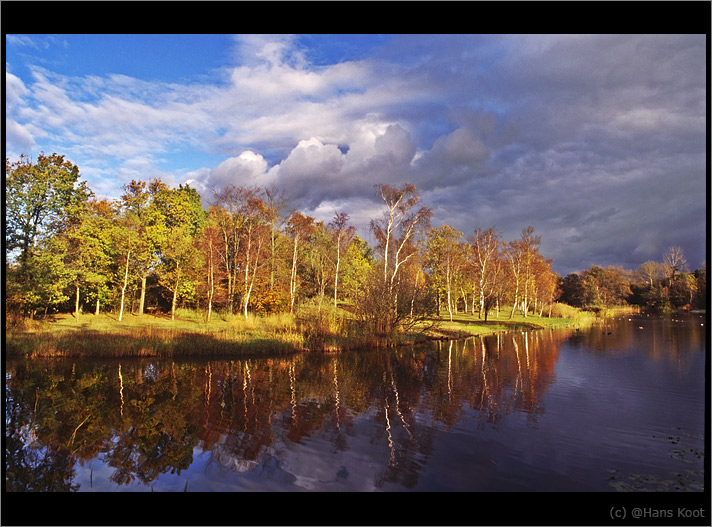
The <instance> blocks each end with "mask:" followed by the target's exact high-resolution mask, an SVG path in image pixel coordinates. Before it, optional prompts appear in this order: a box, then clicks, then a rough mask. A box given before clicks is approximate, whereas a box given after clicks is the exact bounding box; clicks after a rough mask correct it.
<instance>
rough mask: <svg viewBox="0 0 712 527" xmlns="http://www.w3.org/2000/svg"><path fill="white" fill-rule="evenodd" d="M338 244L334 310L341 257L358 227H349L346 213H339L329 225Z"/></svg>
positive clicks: (335, 300)
mask: <svg viewBox="0 0 712 527" xmlns="http://www.w3.org/2000/svg"><path fill="white" fill-rule="evenodd" d="M329 226H330V227H331V231H332V233H333V237H334V241H335V244H336V263H335V269H334V309H336V302H337V299H338V289H339V271H340V267H341V256H342V254H344V253H345V252H346V250H347V249H348V247H349V246H350V244H351V241H352V240H353V239H354V236H355V235H356V227H354V226H353V225H349V215H348V214H346V213H345V212H337V213H336V214H334V219H333V220H332V221H331V223H330V224H329Z"/></svg>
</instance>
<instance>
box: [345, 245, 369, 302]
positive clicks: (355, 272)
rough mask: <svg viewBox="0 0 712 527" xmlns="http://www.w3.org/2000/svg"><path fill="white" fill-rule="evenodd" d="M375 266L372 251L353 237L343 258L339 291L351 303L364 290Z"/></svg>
mask: <svg viewBox="0 0 712 527" xmlns="http://www.w3.org/2000/svg"><path fill="white" fill-rule="evenodd" d="M374 265H375V257H374V254H373V250H372V249H371V247H369V245H368V243H367V242H365V241H364V240H363V239H361V238H360V237H359V236H358V235H355V236H354V238H353V240H352V242H351V244H350V245H349V247H348V249H347V250H346V254H345V256H344V262H343V272H342V277H341V284H342V286H341V289H342V291H343V293H344V296H345V297H346V298H348V299H349V300H351V301H353V300H354V299H355V298H356V296H357V295H358V294H359V293H360V292H361V291H363V290H364V289H365V288H366V281H367V277H368V276H369V275H370V273H371V270H372V268H373V267H374Z"/></svg>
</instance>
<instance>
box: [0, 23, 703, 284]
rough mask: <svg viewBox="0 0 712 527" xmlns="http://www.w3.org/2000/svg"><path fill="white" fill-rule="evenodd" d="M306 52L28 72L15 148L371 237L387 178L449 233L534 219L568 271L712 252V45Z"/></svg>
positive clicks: (452, 42)
mask: <svg viewBox="0 0 712 527" xmlns="http://www.w3.org/2000/svg"><path fill="white" fill-rule="evenodd" d="M297 40H298V39H297V38H296V37H294V36H288V35H280V36H261V35H250V36H247V37H235V42H236V43H237V44H238V45H237V48H238V52H236V56H237V59H236V62H237V64H232V65H230V66H227V65H226V66H225V68H224V70H223V75H222V77H221V79H222V81H221V82H220V83H219V84H200V83H198V84H185V85H178V84H176V83H170V84H160V83H150V82H148V81H144V80H141V79H132V78H128V77H126V76H121V77H118V76H106V77H101V78H99V77H92V78H69V77H63V76H61V75H58V74H55V73H51V72H47V71H45V70H40V69H35V70H34V71H35V76H34V78H33V79H32V80H28V78H24V79H20V78H19V77H18V76H16V75H13V73H12V71H11V70H10V71H9V73H8V83H7V87H8V96H7V101H6V106H7V110H8V112H7V119H6V123H5V125H6V129H7V130H8V134H7V135H8V144H9V145H10V148H8V150H9V151H10V153H12V152H15V151H16V150H19V149H21V148H22V147H23V146H26V145H43V148H44V149H45V150H46V151H52V147H51V146H49V145H50V144H56V145H60V146H61V147H62V151H64V147H65V145H76V152H79V154H78V155H77V156H73V157H74V158H75V159H74V160H75V161H76V162H78V163H79V164H80V166H83V167H88V170H87V169H85V174H89V175H90V176H93V177H94V178H95V181H97V183H96V186H98V187H99V188H101V189H102V190H104V189H106V190H105V193H106V194H108V195H110V194H109V193H110V190H109V188H110V187H111V186H112V185H113V186H115V187H116V188H120V185H121V183H125V182H127V181H128V180H130V179H131V178H133V177H145V174H152V175H163V176H164V177H166V179H168V180H169V181H173V180H175V182H179V181H188V180H189V181H191V184H192V185H194V186H196V187H197V188H199V189H201V190H202V191H203V193H204V196H206V195H207V196H208V197H210V196H211V195H212V192H211V189H212V187H214V186H216V187H219V186H224V185H227V184H236V185H269V184H275V185H277V186H278V187H280V188H282V189H283V191H284V193H285V194H286V195H288V196H290V197H291V202H290V204H291V206H293V207H295V208H301V209H303V210H304V211H305V212H307V213H311V214H313V215H315V216H318V217H319V219H330V218H331V217H332V216H333V213H334V211H335V209H338V210H340V211H344V212H347V213H349V214H350V215H351V217H352V219H353V221H354V223H356V224H357V226H358V227H359V228H360V229H361V234H362V235H365V234H367V230H368V222H369V220H370V219H371V218H373V217H375V215H377V214H379V202H378V199H377V196H376V194H375V192H374V185H375V184H378V183H389V184H392V185H401V184H403V183H405V182H410V183H414V184H416V186H417V187H418V189H419V190H420V191H421V192H422V195H423V201H424V202H425V204H427V205H429V206H431V207H432V208H433V211H434V213H435V214H434V217H433V223H434V224H435V225H439V224H448V225H452V226H453V227H455V228H457V229H459V230H460V231H462V232H464V233H465V235H466V236H467V235H469V234H471V233H472V231H473V230H474V229H475V228H487V227H491V226H494V227H496V228H497V229H498V230H499V231H500V233H501V234H502V235H503V237H504V238H505V239H506V240H512V239H514V238H517V237H519V235H520V233H521V230H522V229H523V228H525V227H527V226H529V225H531V226H533V227H534V228H535V233H536V234H538V235H540V236H541V238H542V245H541V250H542V253H543V254H544V255H545V256H546V257H548V258H553V259H554V260H555V263H554V268H555V269H556V270H557V271H559V272H560V273H562V274H563V273H567V272H570V271H575V270H580V269H583V268H585V267H588V266H589V265H591V264H597V265H604V266H605V265H623V266H625V267H628V268H634V267H636V266H637V265H639V264H640V263H642V262H643V261H645V260H658V261H659V260H661V259H662V255H663V253H664V252H665V250H666V249H667V248H668V247H669V246H671V245H681V246H682V247H683V250H684V251H685V255H686V257H687V260H688V262H690V266H691V267H693V268H694V267H698V266H699V265H700V263H701V262H702V261H703V260H704V258H705V249H706V240H707V237H706V221H705V220H706V212H707V203H706V186H707V180H706V176H707V165H706V149H707V137H706V124H707V121H706V117H707V113H708V111H707V107H706V99H707V93H706V86H707V77H706V74H707V72H706V63H707V57H706V40H705V35H669V34H662V35H511V36H507V35H414V36H409V35H398V36H391V37H387V38H382V39H378V42H379V45H378V46H371V47H369V49H368V51H366V52H364V53H362V54H352V55H350V56H353V57H354V58H352V59H350V60H345V61H341V62H338V63H330V62H329V61H328V60H327V59H326V57H325V56H323V55H321V54H319V53H314V52H311V51H310V50H306V51H304V49H303V48H300V47H299V46H297V45H296V43H297ZM312 40H314V41H317V40H319V39H312ZM308 42H310V40H309V39H303V40H302V41H301V45H302V46H304V45H308ZM314 56H319V57H321V58H320V60H319V62H318V64H310V62H309V60H310V59H309V57H314ZM97 86H101V88H102V89H101V90H100V91H97ZM100 93H101V94H104V95H99V94H100ZM147 93H148V94H151V96H150V97H145V95H144V94H147ZM107 148H110V150H111V152H112V159H118V160H122V161H121V164H120V165H119V166H118V167H110V166H105V165H104V162H105V161H104V159H105V158H106V156H105V154H103V153H104V152H106V151H107ZM196 151H197V152H198V153H199V156H198V157H200V156H202V157H201V159H207V158H208V154H209V156H210V159H211V161H210V162H212V161H214V160H215V159H216V156H217V155H218V154H220V155H221V157H220V158H219V159H217V161H215V162H214V163H213V164H212V165H211V164H209V163H210V162H208V161H207V160H206V161H200V162H196V161H194V159H195V157H196V156H194V155H193V153H194V152H196ZM67 153H70V152H67ZM81 156H89V157H88V158H87V159H85V161H84V162H82V158H81ZM70 157H71V156H70ZM173 157H176V158H180V161H175V162H174V163H173V164H174V165H176V166H178V167H179V169H178V170H177V171H174V172H169V171H168V170H164V168H163V165H164V164H166V160H167V159H172V158H173ZM181 163H183V164H182V165H181ZM198 163H200V164H198ZM137 167H139V168H137ZM171 178H173V179H171ZM95 188H96V187H95Z"/></svg>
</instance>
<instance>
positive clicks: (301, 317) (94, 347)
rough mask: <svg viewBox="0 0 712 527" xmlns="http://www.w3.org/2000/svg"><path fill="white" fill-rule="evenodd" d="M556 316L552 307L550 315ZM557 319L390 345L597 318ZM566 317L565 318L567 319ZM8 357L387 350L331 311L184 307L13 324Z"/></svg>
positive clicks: (439, 322) (420, 335) (460, 321)
mask: <svg viewBox="0 0 712 527" xmlns="http://www.w3.org/2000/svg"><path fill="white" fill-rule="evenodd" d="M552 312H553V310H552ZM556 313H557V314H558V315H559V316H558V317H552V318H549V317H547V316H543V317H539V316H536V315H529V316H528V317H526V318H524V317H523V316H522V315H521V314H517V315H515V316H514V317H513V318H512V319H511V320H510V319H509V311H502V312H500V317H499V318H495V317H494V313H491V314H490V317H489V320H488V321H487V322H485V321H484V320H480V319H478V318H477V316H476V315H471V314H458V315H456V316H454V317H453V320H452V321H450V320H449V318H448V317H447V316H440V317H435V318H432V319H430V320H428V321H425V322H424V323H422V324H421V325H420V326H419V327H416V328H415V330H414V331H413V332H411V333H409V334H407V335H401V336H399V337H398V338H397V339H396V341H395V342H394V341H390V342H389V343H388V345H391V346H392V345H398V344H414V343H420V342H423V341H425V340H427V339H452V338H464V337H469V336H482V335H489V334H493V333H498V332H503V331H517V330H532V329H542V328H577V327H583V326H585V325H589V324H590V323H592V322H593V320H594V319H595V315H594V314H593V313H588V312H583V311H580V310H577V309H575V308H570V307H569V306H563V307H559V308H557V311H556ZM562 315H565V316H562ZM5 344H6V351H7V354H8V355H9V356H26V357H40V356H43V357H69V356H71V357H104V358H110V357H127V356H135V357H141V356H164V357H170V356H206V357H208V356H222V355H232V356H235V355H260V354H267V353H269V354H275V353H293V352H298V351H305V350H311V351H344V350H353V349H363V348H368V347H374V346H380V345H383V344H384V343H383V342H380V341H376V340H374V337H373V336H371V335H369V334H365V333H364V331H363V329H361V328H360V327H359V325H358V324H357V323H356V321H355V320H353V318H352V317H351V316H350V315H349V313H348V312H347V311H345V310H342V309H337V310H334V308H333V307H322V309H318V308H317V307H316V306H307V307H303V308H301V309H300V310H299V312H298V313H297V314H296V315H292V314H289V313H280V314H272V315H267V316H263V317H256V316H251V317H250V318H249V319H245V317H244V316H242V315H239V314H236V315H229V314H224V313H213V316H212V317H211V319H210V321H209V322H207V321H206V320H205V316H204V314H202V313H197V312H195V311H192V310H178V311H177V313H176V318H175V320H171V318H170V316H168V315H150V314H145V315H143V316H142V317H139V316H135V315H125V316H124V317H123V320H121V321H119V320H118V316H117V315H115V314H111V313H107V314H100V315H98V316H96V315H93V314H84V315H81V316H80V317H79V318H75V317H74V316H73V315H69V314H64V315H55V316H53V317H49V318H47V319H43V320H34V321H30V320H25V321H24V322H23V324H21V325H19V326H11V327H9V328H8V330H7V331H6V335H5Z"/></svg>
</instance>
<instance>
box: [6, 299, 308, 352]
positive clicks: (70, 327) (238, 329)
mask: <svg viewBox="0 0 712 527" xmlns="http://www.w3.org/2000/svg"><path fill="white" fill-rule="evenodd" d="M304 347H305V341H304V337H303V335H302V334H301V333H300V331H299V330H298V329H297V327H296V323H295V320H294V317H292V316H290V315H286V314H280V315H271V316H268V317H264V318H258V319H257V318H251V319H248V320H245V318H244V316H240V315H221V314H218V313H215V314H214V315H213V316H212V317H211V320H210V322H206V321H205V320H204V318H203V317H201V316H200V315H199V314H196V313H194V312H191V311H187V310H186V311H180V312H179V313H178V314H177V316H176V319H175V320H171V318H170V316H165V315H149V314H145V315H143V316H142V317H138V316H131V315H128V316H124V317H123V320H121V321H119V320H118V316H116V315H113V314H100V315H98V316H95V315H89V314H86V315H81V316H80V317H79V318H78V319H77V318H74V317H73V316H72V315H55V316H54V317H52V318H50V319H48V320H42V321H29V322H28V323H26V324H25V327H24V328H21V329H10V330H8V331H7V333H6V349H7V352H8V355H24V356H51V357H63V356H72V357H76V356H94V357H124V356H173V355H181V356H197V355H205V356H213V355H226V354H230V355H233V354H252V353H264V352H266V351H269V352H272V353H280V352H294V351H300V350H302V349H304Z"/></svg>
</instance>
